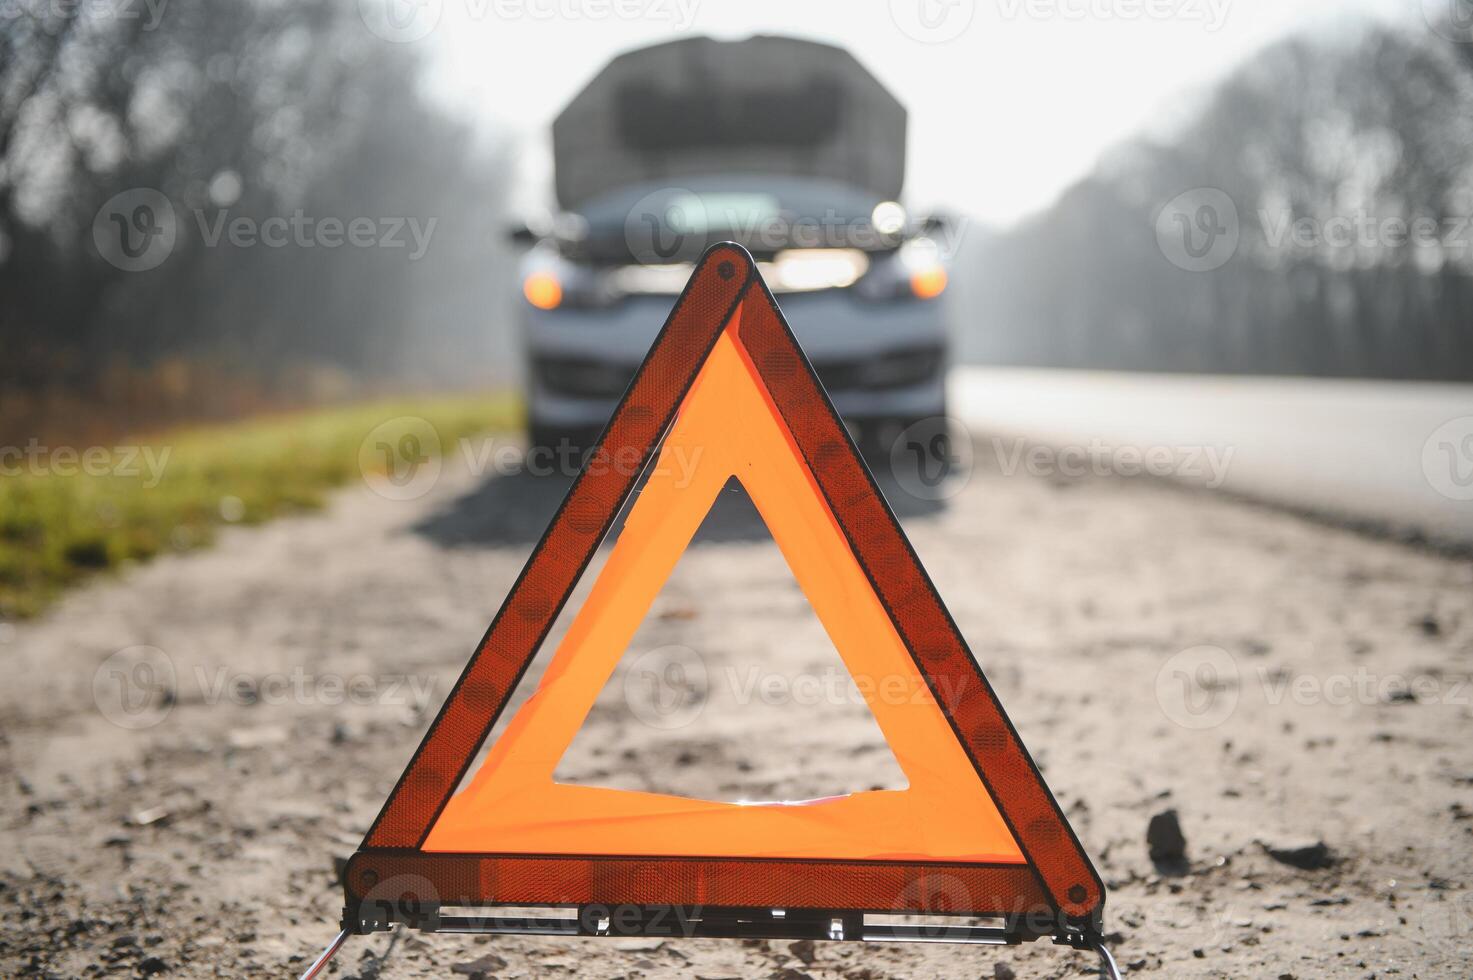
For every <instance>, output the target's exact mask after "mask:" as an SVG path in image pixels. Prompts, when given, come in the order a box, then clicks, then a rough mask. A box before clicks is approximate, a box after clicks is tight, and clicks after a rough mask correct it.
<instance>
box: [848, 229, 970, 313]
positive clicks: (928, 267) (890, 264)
mask: <svg viewBox="0 0 1473 980" xmlns="http://www.w3.org/2000/svg"><path fill="white" fill-rule="evenodd" d="M947 281H948V277H947V274H946V264H945V263H944V262H943V261H942V258H941V249H940V247H939V246H938V245H937V244H936V243H935V242H934V241H932V240H931V239H929V238H913V239H911V240H910V241H908V242H906V243H905V244H904V245H901V246H900V248H898V249H896V250H895V251H894V252H891V253H890V254H889V255H888V256H886V257H885V258H883V259H877V260H876V261H874V262H872V263H871V264H870V270H869V273H868V274H867V275H865V276H864V278H862V279H860V280H859V282H857V283H855V288H856V289H857V290H858V291H859V293H860V295H862V296H864V298H865V299H870V300H896V299H935V298H936V297H938V296H940V295H941V294H942V293H943V292H945V291H946V284H947Z"/></svg>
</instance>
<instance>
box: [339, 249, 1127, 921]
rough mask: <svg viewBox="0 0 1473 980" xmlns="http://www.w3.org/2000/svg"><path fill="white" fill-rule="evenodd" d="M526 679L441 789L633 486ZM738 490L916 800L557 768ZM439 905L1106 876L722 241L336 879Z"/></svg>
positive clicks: (1073, 913) (844, 898) (903, 894)
mask: <svg viewBox="0 0 1473 980" xmlns="http://www.w3.org/2000/svg"><path fill="white" fill-rule="evenodd" d="M646 473H647V474H648V478H647V480H646V481H645V482H644V484H643V487H642V489H641V490H640V493H639V496H638V498H637V499H636V501H635V503H634V504H633V506H632V507H631V508H630V510H629V513H628V517H627V520H626V522H625V525H624V527H623V529H622V531H621V533H620V534H619V537H618V540H617V541H616V543H615V545H614V548H613V550H612V553H611V554H610V556H609V558H608V561H607V563H606V564H605V566H604V567H603V569H602V571H601V572H600V574H599V576H598V578H597V580H596V581H595V583H594V585H593V588H592V591H591V593H590V594H589V596H588V598H587V599H586V601H585V602H584V604H583V606H582V607H581V608H580V609H579V610H578V612H577V615H576V616H575V618H574V620H573V622H572V625H571V627H570V628H569V630H568V633H567V635H566V636H565V638H564V639H563V641H562V643H561V645H560V646H559V648H558V650H557V651H556V653H555V654H554V656H553V658H552V660H551V661H550V663H549V664H548V667H547V669H546V671H545V673H544V675H543V677H542V680H541V682H540V684H539V685H538V687H537V689H536V691H535V692H534V694H533V695H532V696H531V697H530V698H529V699H528V700H527V701H526V703H525V704H524V705H523V706H522V708H521V709H520V710H519V711H518V712H517V713H516V715H515V716H514V717H513V718H512V719H511V721H510V722H509V724H508V726H507V728H506V730H505V731H504V732H503V734H502V735H501V737H500V738H499V739H498V740H497V742H496V743H495V744H494V745H493V746H492V747H491V749H490V751H489V753H488V755H487V757H486V759H485V761H484V763H483V764H482V766H481V767H480V769H479V770H478V771H477V772H476V774H475V775H474V777H473V778H471V780H470V781H469V782H468V784H466V785H465V786H464V788H463V789H461V790H460V792H456V790H457V787H459V786H460V784H461V782H462V779H463V777H464V776H465V774H466V772H467V770H468V768H469V766H470V764H471V760H472V759H473V758H474V757H475V756H476V754H477V752H478V751H479V748H480V746H481V743H482V742H483V741H484V740H485V738H486V736H487V734H488V733H489V732H490V730H491V728H492V726H493V725H494V724H495V721H496V718H497V716H498V715H499V713H500V712H501V710H502V709H503V708H504V707H505V705H506V703H507V700H508V698H509V696H510V694H511V691H512V689H513V688H514V687H515V686H516V684H517V682H518V681H519V680H520V678H521V676H522V674H523V672H524V671H525V670H526V668H527V665H528V664H529V663H530V661H531V659H532V658H533V657H534V656H535V655H536V653H537V651H538V649H539V647H540V645H541V643H542V641H543V639H544V638H545V636H546V634H547V632H548V630H549V629H550V627H551V625H552V621H553V620H554V619H555V618H556V617H557V615H558V613H559V611H560V610H561V608H562V605H563V604H564V603H565V602H566V601H567V598H568V595H569V594H570V592H571V590H572V588H573V586H574V585H575V584H576V582H577V580H578V578H579V577H580V576H581V575H582V573H583V571H584V569H585V568H586V567H587V564H588V562H589V560H590V559H591V558H592V555H593V552H594V550H595V549H596V548H597V547H598V545H599V542H600V541H601V540H602V539H603V538H604V537H605V536H606V534H607V533H608V531H609V530H610V529H611V527H612V524H613V522H614V520H615V518H616V516H617V514H618V513H619V512H620V509H621V507H622V505H623V504H624V503H625V501H626V500H627V498H628V495H629V494H630V492H632V490H633V489H634V488H635V486H636V482H637V480H638V478H639V477H640V476H641V475H644V474H646ZM733 476H734V477H736V478H737V479H738V480H739V481H740V482H741V483H742V484H743V486H744V487H745V488H746V489H747V491H748V493H749V494H750V496H751V499H752V501H753V503H754V504H755V506H756V508H757V510H758V512H759V513H760V514H761V516H762V519H763V520H764V521H765V522H766V524H767V527H768V529H769V530H770V531H771V533H772V536H773V538H774V540H775V541H776V543H777V545H778V547H779V549H780V550H781V552H782V554H783V556H784V558H785V559H786V561H787V563H788V566H789V568H790V569H791V570H792V572H793V575H794V577H795V579H796V580H797V582H798V584H799V586H800V587H801V588H802V590H803V592H804V594H805V596H806V597H807V598H808V601H809V602H810V603H811V605H812V606H813V609H814V611H815V613H816V614H817V616H818V618H819V620H820V622H821V623H822V625H823V627H824V628H825V630H826V631H827V633H828V635H829V637H830V639H831V640H832V641H833V643H834V646H835V648H836V649H837V650H838V651H839V653H840V655H841V656H842V657H843V659H844V662H845V664H846V666H847V667H848V669H849V671H850V672H851V674H852V675H853V676H854V678H855V680H856V683H857V685H858V687H859V689H860V690H861V692H863V693H864V695H865V699H866V701H867V703H868V704H869V707H870V710H871V711H872V713H873V714H874V717H875V720H876V721H877V722H878V724H879V726H880V729H881V731H882V732H883V733H884V735H885V737H886V739H887V740H888V742H889V743H890V748H891V751H892V752H893V753H894V755H895V758H896V760H897V761H898V762H899V763H900V766H901V768H902V769H903V770H904V771H905V774H906V776H907V778H908V781H909V785H908V786H907V788H906V789H904V790H879V791H870V792H863V793H855V794H851V795H848V796H843V797H838V798H834V799H827V800H819V801H807V802H803V803H798V804H791V803H782V804H758V805H750V804H734V803H723V802H714V801H702V800H691V799H685V798H679V797H672V796H665V795H660V794H653V793H640V792H632V791H627V790H616V789H608V788H603V787H594V786H574V785H567V784H560V783H558V782H556V781H555V780H554V778H553V773H554V770H555V768H556V766H557V764H558V761H559V759H560V758H561V757H562V755H563V752H564V751H565V750H566V748H567V746H568V745H569V743H570V742H571V741H572V739H573V736H574V735H575V734H576V733H577V731H578V729H579V728H580V727H581V726H582V724H583V721H584V719H585V717H586V716H587V714H588V711H589V710H590V708H591V707H592V706H593V703H594V701H595V699H596V698H597V696H598V693H599V691H600V690H601V689H602V688H603V686H604V685H605V684H606V683H607V681H608V679H609V677H610V675H611V674H612V672H613V670H614V668H615V666H616V664H617V663H618V661H619V659H620V657H621V656H622V655H623V653H624V651H625V649H626V648H627V646H628V644H629V641H630V640H631V638H632V637H633V636H634V633H635V630H636V629H637V628H638V626H639V624H640V622H641V621H642V620H643V618H644V616H645V615H646V613H647V612H648V610H649V608H650V605H651V603H652V602H653V601H654V598H655V596H656V595H657V593H658V592H659V590H660V588H661V586H662V585H663V584H664V582H665V580H666V578H667V577H668V576H669V574H670V572H671V570H672V569H673V568H674V566H675V564H676V562H677V561H678V559H679V557H680V555H681V553H682V552H683V551H684V550H685V548H686V546H687V545H688V544H689V542H690V540H691V538H692V536H693V535H694V534H695V532H696V529H697V528H698V527H699V526H700V524H701V521H702V520H703V519H704V517H705V516H706V514H707V512H708V511H709V509H710V507H711V505H712V503H713V502H714V500H715V499H716V496H717V494H718V493H719V492H720V491H721V489H722V487H723V486H725V485H726V483H727V481H728V480H729V479H730V478H731V477H733ZM389 876H398V877H400V878H402V877H404V876H410V877H412V878H413V879H414V880H415V881H418V882H421V883H422V884H421V885H419V886H416V887H417V891H420V892H428V893H429V894H428V895H427V896H426V895H421V896H420V898H421V899H423V900H424V901H426V902H429V903H431V904H435V905H437V906H438V905H440V904H468V905H475V904H493V903H494V904H514V905H534V904H569V905H572V904H576V905H587V904H590V903H601V904H604V905H623V904H638V905H645V906H650V905H660V906H667V905H669V906H690V905H701V906H719V907H733V908H737V907H767V908H810V909H847V910H874V911H911V912H949V913H969V914H974V915H998V914H1002V915H1018V914H1028V915H1036V914H1040V913H1047V914H1053V915H1056V916H1058V917H1059V918H1061V919H1063V920H1065V921H1068V922H1071V923H1085V924H1089V923H1094V922H1096V921H1098V917H1099V915H1100V912H1101V909H1102V906H1103V902H1104V886H1103V884H1102V883H1101V881H1100V879H1099V876H1098V874H1097V873H1096V872H1095V870H1094V868H1093V866H1092V865H1091V864H1090V862H1089V859H1088V858H1087V857H1086V856H1085V854H1084V852H1083V850H1082V848H1081V847H1080V846H1079V843H1078V840H1077V838H1076V837H1075V835H1074V833H1073V831H1072V829H1071V828H1070V827H1069V825H1068V822H1067V821H1066V820H1065V818H1064V816H1063V814H1062V812H1061V811H1060V809H1059V807H1058V804H1057V803H1056V801H1055V800H1054V798H1053V796H1052V794H1050V793H1049V791H1048V789H1047V787H1046V786H1045V785H1044V783H1043V781H1042V778H1041V776H1040V775H1039V773H1038V770H1037V768H1036V767H1035V766H1034V764H1033V762H1032V760H1031V759H1030V758H1029V757H1028V755H1027V752H1026V751H1025V750H1024V748H1023V746H1022V744H1021V742H1020V741H1019V739H1018V736H1017V733H1016V731H1015V730H1014V729H1013V727H1012V725H1011V723H1010V722H1009V721H1008V719H1007V717H1006V715H1005V714H1004V712H1003V710H1002V707H1001V705H1000V704H999V703H998V701H997V698H996V695H995V694H994V693H993V691H992V689H991V687H990V685H989V684H988V683H987V681H986V679H985V677H984V676H983V674H982V672H981V669H980V668H979V667H978V665H977V663H976V661H975V659H974V658H973V657H972V656H971V653H970V651H969V650H968V649H967V647H966V644H965V642H964V640H963V639H962V637H961V635H960V633H959V632H958V631H957V629H956V626H955V624H954V623H953V622H952V620H951V617H950V615H949V614H948V613H947V612H946V610H945V607H944V606H943V605H942V604H941V600H940V597H939V596H938V595H937V594H936V591H935V588H934V587H933V586H932V584H931V582H930V580H929V579H928V578H927V577H926V575H925V572H924V570H923V569H922V568H921V566H920V563H919V561H918V560H917V558H916V555H915V552H914V551H913V550H912V549H911V547H910V544H909V542H908V541H907V540H906V539H905V536H904V534H903V532H902V531H901V529H900V527H899V524H898V523H897V522H896V520H895V518H894V515H893V514H892V513H891V512H890V510H889V508H888V506H887V505H886V504H885V502H884V500H883V498H882V496H881V495H880V493H879V491H878V489H877V488H876V486H875V484H874V481H873V479H872V478H871V476H870V474H869V472H868V470H867V469H866V468H865V466H864V463H863V461H862V460H861V459H860V457H859V454H858V452H857V451H856V450H855V448H854V445H853V443H852V441H851V440H850V439H849V438H848V435H847V433H846V432H845V430H844V428H843V425H842V423H841V422H840V421H839V419H838V416H837V414H836V413H835V412H834V409H833V406H832V404H831V403H830V402H829V401H828V398H827V396H826V395H825V394H824V392H823V389H822V386H821V385H820V384H819V383H818V380H817V378H816V376H815V375H814V373H813V371H812V368H811V366H810V365H809V364H808V362H807V360H806V359H805V358H804V357H803V355H802V352H801V350H800V349H799V348H798V346H797V343H796V341H795V339H794V338H793V335H792V332H791V331H790V330H789V329H788V327H787V325H786V323H784V322H783V320H782V316H781V314H780V312H779V311H778V309H777V306H776V303H775V302H774V301H773V299H772V296H771V293H770V292H769V291H768V290H767V288H766V286H765V284H763V283H762V281H761V278H760V276H759V275H758V274H757V272H756V268H755V265H754V263H753V262H752V260H751V257H750V256H749V255H748V254H747V253H746V252H745V250H743V249H741V248H740V247H739V246H735V245H730V244H727V245H721V246H716V247H714V248H713V249H711V250H710V251H708V252H707V254H706V256H705V257H703V259H702V261H701V263H700V264H699V265H698V267H697V269H696V272H695V274H694V275H693V276H692V279H691V282H690V284H689V285H688V286H687V287H686V290H685V292H684V293H682V295H681V297H680V299H679V301H677V303H676V307H675V310H674V311H673V312H672V313H671V316H670V319H669V320H668V321H667V322H666V324H665V327H664V329H663V330H662V331H661V333H660V335H659V337H658V338H657V339H656V341H655V344H654V346H653V347H652V348H651V351H650V354H649V355H648V357H647V358H646V360H645V363H644V364H643V365H642V366H641V368H640V370H639V372H638V373H637V374H636V376H635V379H634V381H633V382H632V384H631V386H630V388H629V391H628V392H627V393H626V394H625V396H624V398H623V400H622V401H621V402H620V404H619V406H618V407H617V408H616V410H615V412H614V415H613V417H612V418H611V420H610V422H609V426H608V428H607V429H606V430H605V432H604V434H603V436H602V437H601V438H600V440H599V443H598V446H597V447H596V448H595V449H594V450H593V452H592V454H591V457H590V460H589V462H588V464H587V465H586V466H585V468H584V470H583V472H582V473H580V475H579V477H578V478H577V479H576V480H575V481H574V484H573V486H572V488H571V489H570V490H569V492H568V495H567V498H566V499H565V500H564V502H563V504H562V505H561V507H560V508H559V510H558V512H557V514H556V516H555V517H554V519H553V522H552V525H551V526H550V527H549V528H548V531H547V533H546V534H545V535H544V537H543V538H542V540H541V541H539V543H538V545H537V546H536V548H534V550H533V553H532V556H531V558H530V559H529V560H528V563H527V566H526V568H525V569H524V570H523V572H522V575H521V576H520V577H519V578H518V580H517V582H516V583H515V585H514V586H513V588H512V590H511V593H510V594H509V595H508V596H507V599H506V601H505V603H504V604H503V606H502V608H501V611H500V612H499V613H498V614H497V616H496V619H495V620H494V621H493V623H492V625H491V627H490V629H489V630H488V632H487V634H486V637H485V638H484V639H483V641H482V643H481V646H480V648H479V649H478V650H477V652H476V654H475V655H474V656H473V657H472V658H471V661H470V663H469V664H468V665H467V666H466V669H465V671H464V673H463V674H462V676H461V678H460V680H459V681H458V682H457V683H456V686H455V688H454V689H453V690H452V692H451V694H450V696H449V698H448V699H447V701H446V704H445V706H444V707H443V708H442V710H441V712H440V715H439V716H438V717H437V718H436V719H435V721H434V723H432V724H431V726H430V729H429V731H428V732H427V733H426V735H425V738H424V741H423V742H422V744H421V745H420V747H419V749H418V751H417V752H416V753H415V756H414V758H413V759H412V760H411V762H410V764H409V766H408V768H407V769H406V771H405V773H404V775H403V776H402V777H401V779H400V781H399V783H398V785H397V786H396V787H395V788H394V790H393V792H392V793H391V794H390V797H389V799H388V801H387V802H386V803H385V805H384V808H383V810H382V811H381V812H380V814H379V817H378V819H377V820H376V821H375V823H374V825H373V827H372V828H371V829H370V830H369V833H368V835H367V836H366V837H365V839H364V842H363V844H362V846H361V847H360V849H359V851H358V853H357V854H355V855H354V857H353V859H352V860H351V861H350V862H349V866H348V869H347V872H346V873H345V876H344V885H345V889H346V892H347V898H348V908H347V911H346V912H345V920H346V923H347V924H348V925H350V926H352V925H355V924H357V925H364V924H365V923H368V920H366V919H360V918H359V917H360V916H363V915H370V916H372V915H377V914H378V913H374V912H369V911H365V910H366V909H367V908H368V906H369V904H370V903H368V902H367V901H366V898H367V896H369V895H370V893H372V891H373V889H374V887H375V885H376V884H377V883H379V882H382V881H384V880H385V879H386V878H388V877H389Z"/></svg>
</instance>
